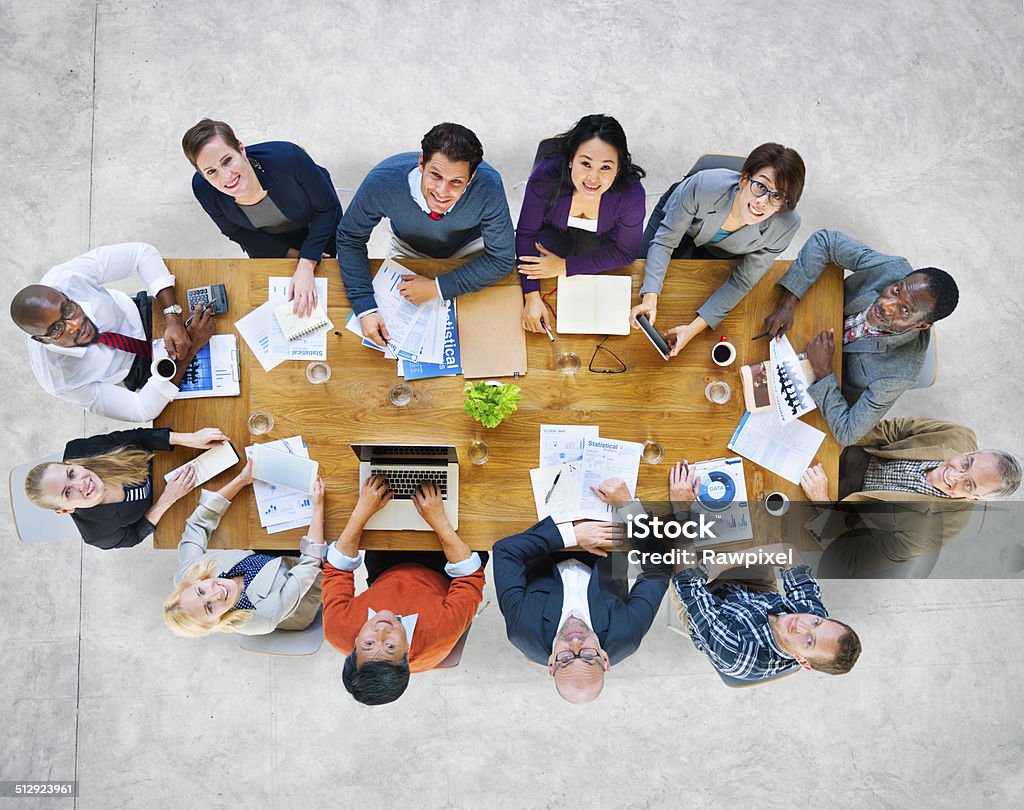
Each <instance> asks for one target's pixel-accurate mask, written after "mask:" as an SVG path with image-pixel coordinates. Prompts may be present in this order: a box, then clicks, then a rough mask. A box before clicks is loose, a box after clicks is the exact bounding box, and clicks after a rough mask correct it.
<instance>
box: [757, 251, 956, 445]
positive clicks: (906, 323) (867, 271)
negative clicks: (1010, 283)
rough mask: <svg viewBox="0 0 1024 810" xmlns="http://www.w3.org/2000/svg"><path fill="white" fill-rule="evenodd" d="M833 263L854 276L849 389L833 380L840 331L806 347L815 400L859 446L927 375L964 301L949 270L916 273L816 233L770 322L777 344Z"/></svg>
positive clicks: (847, 331) (846, 373)
mask: <svg viewBox="0 0 1024 810" xmlns="http://www.w3.org/2000/svg"><path fill="white" fill-rule="evenodd" d="M829 262H832V263H834V264H838V265H839V266H840V267H842V268H844V269H846V270H850V271H852V274H851V275H849V276H847V277H846V279H845V281H844V282H843V285H844V294H843V335H842V340H843V387H842V392H840V390H839V382H838V380H837V379H836V375H835V374H834V373H833V372H832V353H833V351H834V350H835V341H834V336H833V330H831V329H829V330H826V331H824V332H821V333H820V334H819V335H818V336H817V337H816V338H814V339H813V340H811V341H810V343H808V344H807V359H808V360H810V362H811V367H812V368H813V369H814V383H813V384H812V385H811V386H809V387H808V389H807V390H808V392H809V393H810V395H811V397H812V398H813V399H814V402H815V404H816V405H817V406H818V407H819V408H820V409H821V412H822V414H823V415H824V416H825V421H826V422H828V426H829V428H831V430H832V433H833V435H834V436H835V437H836V440H837V441H838V442H839V443H840V444H843V445H850V444H855V443H856V442H857V441H859V440H860V439H862V438H863V437H864V436H866V435H867V433H868V432H869V431H870V430H871V429H872V428H873V427H874V426H875V425H876V424H878V422H879V420H881V418H882V417H883V416H885V413H886V412H887V411H888V410H889V408H891V407H892V406H893V403H895V402H896V400H897V399H898V398H899V396H900V394H902V393H903V392H904V391H906V390H907V389H908V388H910V387H911V386H912V385H913V384H914V382H915V381H916V380H917V378H918V375H919V374H920V373H921V367H922V366H923V365H924V361H925V355H926V354H927V351H928V341H929V340H931V326H932V324H933V323H935V321H937V320H940V319H942V318H945V317H946V316H947V315H949V314H950V313H952V312H953V310H954V309H956V305H957V301H958V300H959V297H960V293H959V290H958V289H957V286H956V282H955V281H953V278H952V277H951V276H950V275H949V273H946V272H945V271H944V270H939V269H938V268H935V267H924V268H921V269H920V270H914V269H913V268H912V267H911V266H910V263H909V262H908V261H907V260H906V259H904V258H903V257H902V256H886V255H885V254H883V253H878V252H877V251H874V250H872V249H871V248H869V247H868V246H867V245H864V244H861V243H860V242H857V241H855V240H854V239H851V238H850V237H849V236H846V235H845V234H842V233H838V232H837V231H816V232H815V233H813V234H811V238H810V239H808V240H807V244H805V245H804V246H803V247H802V248H801V249H800V254H799V255H798V256H797V258H796V261H795V262H793V265H792V266H791V267H790V268H789V270H788V271H787V272H786V274H785V275H784V276H783V277H782V279H781V280H780V281H779V286H780V287H782V294H781V296H780V300H779V305H778V306H777V307H776V308H775V310H774V311H773V312H772V313H771V314H770V315H769V316H768V317H767V318H765V322H764V323H765V330H766V331H767V332H768V334H769V335H771V336H772V337H776V336H778V335H780V334H782V333H784V332H785V331H787V330H788V329H789V328H790V327H791V326H792V325H793V311H794V309H795V308H796V302H797V300H798V299H800V298H802V297H803V295H804V294H805V293H806V292H807V290H808V289H809V288H810V286H811V285H812V284H813V283H814V282H815V281H817V280H818V276H820V275H821V272H822V270H824V269H825V265H826V264H828V263H829Z"/></svg>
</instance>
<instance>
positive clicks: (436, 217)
mask: <svg viewBox="0 0 1024 810" xmlns="http://www.w3.org/2000/svg"><path fill="white" fill-rule="evenodd" d="M427 213H428V215H429V216H430V218H431V219H432V220H434V222H437V221H438V220H439V219H440V218H441V215H440V214H439V213H437V212H436V211H428V212H427Z"/></svg>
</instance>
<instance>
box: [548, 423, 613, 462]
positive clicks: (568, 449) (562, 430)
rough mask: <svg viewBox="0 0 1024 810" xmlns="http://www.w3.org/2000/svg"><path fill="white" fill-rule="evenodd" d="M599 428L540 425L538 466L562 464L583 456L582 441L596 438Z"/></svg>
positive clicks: (591, 426)
mask: <svg viewBox="0 0 1024 810" xmlns="http://www.w3.org/2000/svg"><path fill="white" fill-rule="evenodd" d="M599 430H600V429H599V428H598V427H596V426H594V425H541V426H540V466H541V467H550V466H551V465H553V464H564V463H565V462H566V461H579V460H580V459H582V458H583V443H584V442H585V441H586V440H587V439H588V438H591V439H596V438H597V436H598V433H599Z"/></svg>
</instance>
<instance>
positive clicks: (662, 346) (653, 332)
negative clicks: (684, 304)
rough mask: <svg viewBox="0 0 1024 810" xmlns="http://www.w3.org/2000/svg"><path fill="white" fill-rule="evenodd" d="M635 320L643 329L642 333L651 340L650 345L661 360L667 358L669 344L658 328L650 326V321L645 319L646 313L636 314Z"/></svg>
mask: <svg viewBox="0 0 1024 810" xmlns="http://www.w3.org/2000/svg"><path fill="white" fill-rule="evenodd" d="M636 322H637V323H638V324H640V328H641V329H642V330H643V332H644V335H646V336H647V339H648V340H649V341H651V345H652V346H654V348H655V349H657V350H658V354H660V355H661V359H662V360H668V353H669V345H668V343H666V342H665V338H663V337H662V336H661V335H660V334H659V333H658V330H657V329H655V328H654V327H653V326H651V322H650V321H649V320H648V319H647V316H646V315H637V316H636Z"/></svg>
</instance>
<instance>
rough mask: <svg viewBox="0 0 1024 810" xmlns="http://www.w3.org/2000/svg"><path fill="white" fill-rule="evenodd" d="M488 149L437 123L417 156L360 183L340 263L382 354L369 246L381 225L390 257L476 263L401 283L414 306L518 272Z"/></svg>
mask: <svg viewBox="0 0 1024 810" xmlns="http://www.w3.org/2000/svg"><path fill="white" fill-rule="evenodd" d="M483 155H484V151H483V147H482V146H481V145H480V140H479V139H478V138H477V137H476V135H475V134H473V132H472V131H471V130H469V129H467V128H466V127H464V126H461V125H459V124H450V123H445V124H438V125H437V126H435V127H434V128H433V129H431V130H430V131H429V132H428V133H427V134H426V135H424V136H423V141H422V143H421V144H420V152H419V153H418V154H417V153H416V152H404V153H402V154H399V155H394V156H393V157H389V158H388V159H386V160H384V161H382V162H381V163H379V164H377V165H376V166H375V167H374V168H373V169H372V170H371V171H370V173H369V174H368V175H367V176H366V178H365V179H364V180H363V182H362V184H361V185H360V186H359V190H358V191H357V192H356V195H355V197H354V198H353V199H352V203H351V205H349V207H348V210H347V211H346V212H345V215H344V216H343V217H342V219H341V222H340V223H339V224H338V237H337V245H338V264H339V266H340V267H341V278H342V281H343V282H344V284H345V294H346V295H347V296H348V300H349V303H350V304H351V305H352V310H353V311H354V312H355V314H356V316H357V317H358V318H359V322H360V326H361V328H362V332H363V335H364V336H365V337H366V338H368V339H369V340H372V341H373V342H374V343H376V344H377V345H378V346H381V347H383V346H384V345H385V341H386V340H388V339H390V337H391V336H390V334H389V333H388V329H387V325H386V324H385V323H384V319H383V318H382V317H381V315H380V313H378V312H377V302H376V299H375V298H374V295H373V286H372V281H371V279H370V261H369V258H368V255H367V250H366V245H367V242H368V241H369V239H370V233H371V232H372V231H373V229H374V227H376V225H377V223H378V222H380V221H381V219H382V218H384V217H387V218H388V220H390V222H391V236H392V238H391V245H390V247H389V249H388V256H389V257H393V258H428V259H456V258H464V257H468V256H473V258H472V259H471V260H470V261H468V262H467V263H466V264H464V265H462V266H461V267H457V268H456V269H454V270H451V271H449V272H447V273H442V274H440V275H438V276H437V278H436V279H426V278H423V277H421V276H416V275H408V276H404V277H403V278H404V281H403V282H402V283H401V284H400V285H399V287H398V289H399V291H400V292H401V294H402V295H403V296H404V297H405V298H406V299H407V300H409V301H411V302H412V303H414V304H422V303H424V302H426V301H429V300H430V299H432V298H435V297H440V298H443V299H449V298H454V297H455V296H457V295H462V293H467V292H475V291H476V290H479V289H482V288H483V287H486V286H488V285H490V284H493V283H494V282H495V281H497V280H498V279H500V278H502V277H503V276H505V275H507V274H508V273H509V272H510V271H511V270H512V269H513V267H514V265H515V231H514V230H513V228H512V218H511V217H510V216H509V211H508V201H507V200H506V199H505V190H504V188H503V187H502V184H501V175H499V174H498V172H497V171H495V170H494V169H493V168H492V167H491V166H489V165H488V164H486V163H484V162H483Z"/></svg>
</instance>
